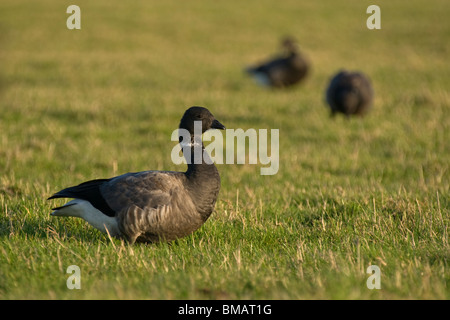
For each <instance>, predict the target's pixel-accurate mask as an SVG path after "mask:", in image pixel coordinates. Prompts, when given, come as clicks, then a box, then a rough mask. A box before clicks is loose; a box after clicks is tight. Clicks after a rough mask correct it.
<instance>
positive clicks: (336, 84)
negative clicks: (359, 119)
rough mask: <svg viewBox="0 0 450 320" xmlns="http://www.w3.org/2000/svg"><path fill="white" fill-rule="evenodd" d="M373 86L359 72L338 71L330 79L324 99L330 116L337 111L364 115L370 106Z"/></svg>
mask: <svg viewBox="0 0 450 320" xmlns="http://www.w3.org/2000/svg"><path fill="white" fill-rule="evenodd" d="M373 95H374V94H373V88H372V85H371V83H370V80H369V78H368V77H367V76H366V75H364V74H362V73H361V72H349V71H345V70H343V71H340V72H339V73H337V74H336V75H335V76H333V78H332V79H331V81H330V84H329V86H328V89H327V91H326V100H327V102H328V104H329V106H330V108H331V116H334V115H335V114H336V113H337V112H340V113H343V114H345V115H346V116H347V117H350V115H359V116H364V115H365V114H366V113H367V111H368V110H369V109H370V107H371V106H372V102H373Z"/></svg>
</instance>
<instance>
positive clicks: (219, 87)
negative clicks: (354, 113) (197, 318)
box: [0, 0, 450, 300]
mask: <svg viewBox="0 0 450 320" xmlns="http://www.w3.org/2000/svg"><path fill="white" fill-rule="evenodd" d="M70 4H72V3H70ZM73 4H76V5H78V6H80V8H81V30H68V29H67V27H66V19H67V18H68V16H69V15H68V14H67V13H66V8H67V6H68V5H69V3H64V2H58V3H57V2H55V1H49V0H43V1H39V2H36V1H30V0H17V1H8V2H7V1H3V2H1V3H0V112H1V113H0V299H443V300H446V299H449V298H450V289H449V285H450V281H449V279H450V272H449V270H448V267H449V258H450V248H449V243H448V224H449V213H450V192H449V183H450V173H449V163H450V91H449V89H450V64H449V62H448V57H450V23H449V21H448V13H449V12H450V2H449V1H448V0H430V1H427V2H426V3H424V2H423V1H419V0H411V1H407V2H404V1H382V0H380V1H378V2H375V3H372V2H368V1H361V0H351V1H345V2H344V1H340V2H339V3H337V2H336V1H331V0H324V1H316V2H314V1H298V0H284V1H278V2H274V1H269V0H258V1H256V0H248V1H234V0H228V1H214V2H212V1H200V0H194V1H185V2H182V1H174V0H164V1H153V0H152V1H129V2H126V1H120V2H118V1H117V2H116V3H114V4H113V5H112V4H111V2H110V1H109V2H108V1H104V0H97V1H95V2H93V1H86V0H75V1H74V2H73ZM370 4H377V5H379V6H380V8H381V30H369V29H367V27H366V20H367V18H368V15H367V14H366V8H367V7H368V6H369V5H370ZM284 35H293V36H295V38H296V39H297V40H298V42H299V45H300V48H301V50H302V51H303V52H304V53H305V54H306V55H307V56H308V58H309V60H310V61H311V64H312V72H311V74H310V75H309V77H308V79H307V80H306V81H305V82H304V83H302V84H300V85H299V86H296V87H294V88H291V89H286V90H270V89H265V88H261V87H259V86H257V85H256V84H255V82H253V81H252V80H251V79H249V78H248V77H246V75H245V74H244V73H243V68H244V67H245V66H248V65H250V64H253V63H256V62H258V61H262V60H264V59H266V58H268V57H270V56H272V55H273V54H275V53H276V52H277V50H278V46H279V40H280V38H281V37H282V36H284ZM341 68H346V69H350V70H362V71H363V72H365V73H366V74H367V75H369V77H370V78H371V80H372V83H373V86H374V90H375V102H374V106H373V109H372V110H371V112H370V113H369V114H368V115H367V117H365V118H362V119H361V118H352V119H345V118H343V117H336V118H335V119H331V118H330V117H329V110H327V107H326V105H325V99H324V93H325V88H326V86H327V84H328V81H329V79H330V77H331V76H332V75H333V74H334V73H335V72H337V71H338V70H340V69H341ZM193 105H200V106H204V107H207V108H208V109H209V110H211V112H212V113H213V114H214V115H215V116H216V118H217V119H218V120H219V121H220V122H221V123H223V124H224V125H225V126H226V127H227V128H235V129H237V128H242V129H244V130H247V129H249V128H254V129H279V137H280V140H279V150H280V151H279V171H278V173H277V174H275V175H266V176H262V175H260V168H261V165H250V164H220V165H217V167H218V169H219V172H220V175H221V181H222V188H221V191H220V194H219V199H218V202H217V204H216V209H215V211H214V213H213V214H212V216H211V217H210V219H209V220H208V221H207V223H205V225H204V226H202V227H201V228H200V229H199V230H198V231H197V232H195V233H194V234H192V235H191V236H189V237H186V238H183V239H179V240H177V241H175V242H173V243H170V244H158V245H145V244H135V245H128V244H126V243H123V242H122V241H120V240H116V239H110V238H109V237H108V236H107V235H104V234H102V233H100V232H99V231H97V230H95V229H94V228H92V227H90V226H88V225H87V223H85V222H84V221H82V220H79V219H71V218H68V219H58V218H55V217H51V216H50V215H49V213H50V212H51V208H52V207H54V206H57V205H61V204H63V203H64V202H63V200H58V201H46V198H47V197H49V196H50V195H52V194H53V193H54V192H56V191H58V190H60V189H62V188H65V187H68V186H72V185H76V184H79V183H81V182H83V181H86V180H90V179H96V178H108V177H112V176H114V175H119V174H122V173H126V172H135V171H141V170H150V169H155V170H176V171H184V170H185V168H186V167H185V166H183V165H174V164H173V163H172V161H171V158H170V155H171V150H172V148H173V147H174V145H175V143H176V142H173V141H171V140H170V137H171V133H172V131H173V130H174V129H176V128H177V126H178V124H179V120H180V117H181V115H182V114H183V112H184V110H185V109H186V108H187V107H189V106H193ZM70 265H77V266H79V268H80V270H81V289H79V290H77V289H73V290H69V289H68V288H67V285H66V281H67V279H68V277H69V274H67V273H66V270H67V268H68V267H69V266H70ZM371 265H376V266H378V267H379V268H380V272H381V279H380V283H381V289H372V290H371V289H369V288H368V287H367V285H366V281H367V279H368V277H369V276H370V274H368V273H366V270H367V268H368V267H369V266H371Z"/></svg>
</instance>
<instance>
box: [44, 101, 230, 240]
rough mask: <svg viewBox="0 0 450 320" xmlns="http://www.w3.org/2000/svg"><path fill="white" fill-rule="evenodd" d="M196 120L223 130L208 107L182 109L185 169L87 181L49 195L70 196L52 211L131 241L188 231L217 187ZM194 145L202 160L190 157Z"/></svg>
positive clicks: (207, 210)
mask: <svg viewBox="0 0 450 320" xmlns="http://www.w3.org/2000/svg"><path fill="white" fill-rule="evenodd" d="M194 121H201V124H202V133H203V132H205V131H206V130H208V129H222V130H223V129H225V127H224V126H223V125H222V124H221V123H220V122H219V121H217V120H216V119H215V118H214V116H213V115H212V114H211V112H209V110H208V109H206V108H202V107H191V108H189V109H188V110H186V112H185V113H184V115H183V117H182V119H181V122H180V125H179V128H180V129H185V130H187V131H186V132H189V134H190V137H191V141H182V140H183V139H182V136H181V134H180V133H179V139H180V144H181V145H182V146H183V150H184V151H186V150H188V151H189V149H186V148H190V151H191V152H190V158H189V159H188V157H189V156H187V155H186V153H188V152H184V156H185V158H186V160H187V162H188V168H187V171H186V172H174V171H142V172H135V173H126V174H123V175H121V176H117V177H114V178H110V179H97V180H91V181H87V182H84V183H82V184H80V185H78V186H74V187H69V188H66V189H64V190H61V191H59V192H57V193H55V194H54V195H52V196H51V197H50V198H48V199H56V198H74V200H72V201H70V202H68V203H66V204H65V205H63V206H61V207H57V208H54V209H53V210H54V211H53V212H52V213H51V215H53V216H62V217H79V218H82V219H84V220H86V221H87V222H88V223H89V224H91V225H92V226H93V227H95V228H97V229H99V230H100V231H102V232H107V233H108V234H110V235H111V236H114V237H117V238H124V239H126V240H127V241H129V242H130V243H134V242H135V241H137V242H159V241H171V240H175V239H177V238H181V237H184V236H187V235H189V234H191V233H192V232H194V231H195V230H197V229H198V228H199V227H200V226H201V225H203V223H205V221H206V220H207V219H208V217H209V216H210V215H211V213H212V211H213V209H214V206H215V203H216V199H217V196H218V194H219V189H220V176H219V172H218V171H217V168H216V167H215V165H214V163H212V161H211V159H210V158H209V157H208V155H207V153H206V152H203V151H204V146H203V142H202V141H201V135H199V134H198V133H197V136H194ZM186 136H188V134H186ZM196 148H201V149H200V151H202V154H203V156H202V157H201V158H202V159H201V161H194V154H195V152H194V150H199V149H196ZM207 158H208V159H207ZM194 162H198V163H194Z"/></svg>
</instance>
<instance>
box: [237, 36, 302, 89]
mask: <svg viewBox="0 0 450 320" xmlns="http://www.w3.org/2000/svg"><path fill="white" fill-rule="evenodd" d="M281 45H282V48H283V49H284V53H283V54H282V55H281V56H278V57H276V58H274V59H272V60H270V61H267V62H265V63H263V64H261V65H258V66H255V67H249V68H247V69H245V71H246V72H247V73H248V74H250V75H251V76H253V78H254V79H255V80H256V82H258V83H259V84H260V85H263V86H268V87H273V88H283V87H289V86H292V85H294V84H297V83H299V82H300V81H301V80H303V79H304V78H305V77H306V76H307V75H308V71H309V69H310V64H309V61H307V60H306V58H305V57H304V56H303V55H302V54H301V53H300V51H299V49H298V46H297V44H296V42H295V41H294V40H293V39H292V38H290V37H287V38H285V39H284V40H283V41H282V43H281Z"/></svg>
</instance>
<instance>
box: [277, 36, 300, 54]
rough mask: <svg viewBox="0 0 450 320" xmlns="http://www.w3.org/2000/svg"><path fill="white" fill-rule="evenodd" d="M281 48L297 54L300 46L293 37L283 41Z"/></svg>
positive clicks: (285, 38)
mask: <svg viewBox="0 0 450 320" xmlns="http://www.w3.org/2000/svg"><path fill="white" fill-rule="evenodd" d="M281 46H282V47H283V48H284V49H285V50H286V51H287V52H289V53H294V52H297V50H298V45H297V42H296V41H295V39H294V38H293V37H290V36H287V37H284V39H283V40H282V41H281Z"/></svg>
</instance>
